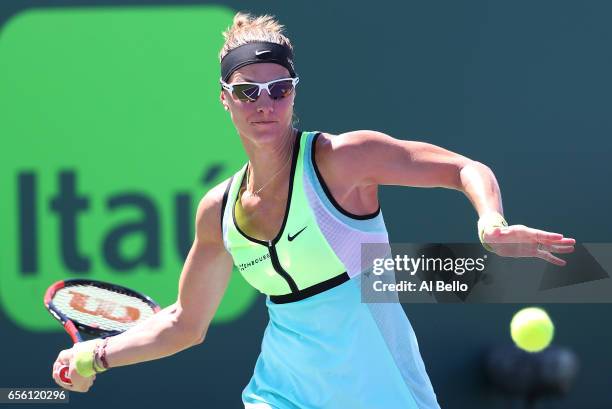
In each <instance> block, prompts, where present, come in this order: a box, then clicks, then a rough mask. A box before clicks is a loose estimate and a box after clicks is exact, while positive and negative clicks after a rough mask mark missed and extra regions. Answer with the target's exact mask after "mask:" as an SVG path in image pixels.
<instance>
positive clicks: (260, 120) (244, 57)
mask: <svg viewBox="0 0 612 409" xmlns="http://www.w3.org/2000/svg"><path fill="white" fill-rule="evenodd" d="M223 34H224V37H225V44H224V45H223V48H222V50H221V52H220V60H221V93H220V102H221V104H222V106H223V107H224V109H226V110H227V111H228V113H229V115H230V116H231V119H232V121H233V123H234V126H235V127H236V130H237V133H238V135H239V137H240V139H241V141H242V144H243V146H244V149H245V151H246V154H247V155H248V158H249V160H248V162H247V163H246V164H245V165H244V166H243V167H242V168H241V169H239V170H238V171H237V172H236V173H235V174H234V175H233V176H232V177H231V178H229V179H228V180H225V181H224V182H223V183H221V184H219V185H218V186H216V187H214V188H213V189H211V190H210V191H209V192H208V193H206V195H205V196H204V197H203V198H202V200H201V202H200V204H199V206H198V209H197V215H196V237H195V240H194V243H193V246H192V247H191V250H190V252H189V255H188V256H187V259H186V261H185V265H184V268H183V271H182V273H181V277H180V280H179V292H178V299H177V301H176V302H175V303H174V304H173V305H171V306H169V307H167V308H165V309H163V310H162V311H161V312H159V313H157V314H156V315H154V316H153V317H152V318H150V319H149V320H147V321H145V322H144V323H142V324H140V325H138V326H136V327H134V328H132V329H130V330H128V331H127V332H125V333H123V334H120V335H117V336H115V337H112V338H107V339H106V340H105V342H104V341H102V340H99V339H96V340H92V341H87V342H84V343H79V344H76V345H75V346H74V347H73V348H71V349H68V350H64V351H62V352H61V353H60V354H59V356H58V358H57V361H56V362H55V364H54V375H53V377H54V379H55V381H56V382H57V383H58V384H59V385H60V386H62V387H65V388H67V389H70V390H73V391H78V392H85V391H87V390H88V389H89V388H90V387H91V385H92V383H93V378H94V376H95V375H93V374H92V372H101V371H104V370H107V369H108V368H113V367H118V366H124V365H131V364H136V363H139V362H144V361H149V360H153V359H158V358H162V357H166V356H169V355H172V354H175V353H177V352H179V351H181V350H184V349H186V348H189V347H191V346H193V345H196V344H199V343H201V342H203V341H204V339H205V337H206V333H207V330H208V327H209V325H210V323H211V320H212V318H213V316H214V314H215V311H216V310H217V307H218V305H219V303H220V301H221V298H222V296H223V293H224V291H225V289H226V286H227V283H228V280H229V278H230V274H231V272H232V265H236V267H237V268H238V270H239V271H240V273H241V274H242V275H243V276H244V278H245V279H246V281H248V282H249V283H250V284H251V285H253V286H254V287H255V288H256V289H258V290H259V291H261V292H262V293H264V294H266V295H267V297H266V305H267V307H268V312H269V317H270V320H269V323H268V326H267V328H266V331H265V334H264V336H263V341H262V345H261V354H260V356H259V358H258V360H257V363H256V365H255V369H254V373H253V377H252V379H251V380H250V382H249V383H248V385H246V387H245V389H244V391H243V392H242V400H243V402H244V405H245V408H275V409H294V408H318V409H322V408H341V409H344V408H351V409H357V408H367V409H376V408H379V409H390V408H420V409H429V408H438V407H439V406H438V403H437V400H436V395H435V393H434V390H433V388H432V385H431V383H430V380H429V377H428V375H427V372H426V369H425V365H424V363H423V360H422V358H421V355H420V352H419V348H418V344H417V340H416V337H415V334H414V332H413V329H412V327H411V325H410V322H409V320H408V318H407V317H406V315H405V313H404V311H403V309H402V307H401V305H400V304H398V303H382V304H381V303H379V304H368V303H363V302H361V292H360V284H359V283H360V277H361V273H362V271H363V269H362V266H361V265H360V244H361V243H386V242H388V236H387V230H386V228H385V223H384V220H383V214H382V212H381V209H380V207H379V204H378V199H377V191H378V187H379V186H380V185H402V186H420V187H445V188H450V189H456V190H459V191H461V192H463V193H464V194H465V195H466V196H467V197H468V199H469V200H470V201H471V203H472V204H473V206H474V208H475V210H476V211H477V213H478V215H479V221H478V231H479V237H480V240H481V241H482V242H483V245H485V246H486V247H487V249H489V250H491V251H493V252H497V253H503V254H500V255H504V256H510V257H539V258H542V259H544V260H546V261H548V262H551V263H554V264H557V265H564V264H565V262H564V261H563V260H562V259H560V258H558V257H556V256H554V255H553V254H552V253H569V252H571V251H573V245H574V243H575V241H574V239H571V238H565V237H563V235H561V234H557V233H550V232H545V231H541V230H537V229H533V228H529V227H526V226H523V225H513V226H508V225H507V223H506V222H505V220H504V218H503V216H502V214H503V209H502V201H501V194H500V191H499V187H498V184H497V181H496V178H495V176H494V174H493V173H492V171H491V170H490V169H489V168H488V167H487V166H486V165H484V164H482V163H480V162H477V161H474V160H470V159H468V158H467V157H465V156H462V155H459V154H456V153H453V152H450V151H448V150H446V149H443V148H441V147H438V146H434V145H431V144H428V143H424V142H414V141H405V140H398V139H394V138H392V137H391V136H388V135H385V134H383V133H380V132H375V131H368V130H359V131H352V132H347V133H343V134H340V135H332V134H329V133H325V132H307V131H302V130H298V129H296V128H294V126H293V122H292V116H293V105H294V101H295V96H296V85H297V84H298V81H299V78H298V75H297V72H296V66H295V65H294V61H293V47H292V45H291V42H290V41H289V39H288V38H287V37H286V36H285V35H284V34H283V26H282V25H280V24H279V23H278V22H277V21H276V20H275V19H274V18H273V17H271V16H268V15H265V16H259V17H252V16H250V15H248V14H243V13H238V14H236V16H235V18H234V22H233V25H232V26H231V27H230V28H229V29H228V30H227V31H226V32H224V33H223ZM327 91H328V92H331V93H340V92H341V91H340V90H335V89H333V88H332V89H327ZM340 96H341V95H340V94H337V97H340ZM343 103H348V102H347V101H343ZM500 243H520V244H517V245H512V246H501V245H500ZM62 365H69V366H70V372H69V375H70V377H71V378H72V385H66V384H64V383H62V381H61V380H60V379H59V377H58V375H57V368H59V367H60V366H62ZM88 366H89V367H91V368H93V370H92V371H83V370H80V371H77V369H76V368H77V367H78V368H86V367H88ZM82 375H87V376H82Z"/></svg>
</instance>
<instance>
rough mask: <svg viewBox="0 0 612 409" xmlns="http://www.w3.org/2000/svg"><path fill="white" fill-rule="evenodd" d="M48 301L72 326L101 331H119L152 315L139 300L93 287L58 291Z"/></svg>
mask: <svg viewBox="0 0 612 409" xmlns="http://www.w3.org/2000/svg"><path fill="white" fill-rule="evenodd" d="M52 302H53V305H54V306H55V307H56V308H57V309H58V310H59V311H60V312H61V313H62V314H64V315H65V316H66V317H68V318H69V319H70V320H72V321H74V322H75V323H78V324H83V325H87V326H89V327H93V328H99V329H101V330H104V331H121V332H123V331H126V330H128V329H130V328H131V327H133V326H134V325H136V324H138V323H139V322H142V321H145V320H147V319H148V318H149V317H151V316H152V315H153V314H155V311H154V310H153V308H152V307H151V306H150V305H149V304H147V303H146V302H144V301H143V300H141V299H140V298H137V297H135V296H133V295H129V294H125V293H123V292H118V291H113V290H110V289H106V288H99V287H95V286H93V285H73V286H68V287H64V288H61V289H59V290H58V291H57V292H56V293H55V295H54V296H53V298H52Z"/></svg>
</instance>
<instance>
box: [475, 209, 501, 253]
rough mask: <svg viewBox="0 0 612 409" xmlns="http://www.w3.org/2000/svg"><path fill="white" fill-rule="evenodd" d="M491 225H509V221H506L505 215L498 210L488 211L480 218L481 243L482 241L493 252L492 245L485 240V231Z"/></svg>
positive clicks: (479, 233) (479, 236)
mask: <svg viewBox="0 0 612 409" xmlns="http://www.w3.org/2000/svg"><path fill="white" fill-rule="evenodd" d="M489 227H508V222H506V219H504V216H502V215H501V214H499V213H498V212H489V213H486V214H484V215H483V216H482V217H481V218H480V219H478V238H479V239H480V243H482V247H484V248H485V249H487V250H488V251H490V252H493V249H492V248H491V246H489V245H488V244H487V243H485V241H484V231H485V229H488V228H489Z"/></svg>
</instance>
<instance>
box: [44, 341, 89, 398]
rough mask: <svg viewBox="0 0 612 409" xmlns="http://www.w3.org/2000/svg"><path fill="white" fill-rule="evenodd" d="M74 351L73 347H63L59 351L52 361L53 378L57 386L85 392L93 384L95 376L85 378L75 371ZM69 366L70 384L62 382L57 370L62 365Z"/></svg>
mask: <svg viewBox="0 0 612 409" xmlns="http://www.w3.org/2000/svg"><path fill="white" fill-rule="evenodd" d="M74 358H75V351H74V348H70V349H65V350H63V351H62V352H60V353H59V355H58V356H57V359H56V360H55V362H54V363H53V375H52V376H53V380H54V381H55V383H57V384H58V385H59V386H61V387H62V388H64V389H67V390H69V391H72V392H87V391H88V390H89V388H91V385H93V383H94V380H95V379H96V376H95V375H94V376H91V377H89V378H85V377H83V376H81V375H79V373H78V372H77V371H76V367H75V359H74ZM65 365H67V366H68V367H69V370H68V376H69V377H70V380H71V381H72V385H70V384H67V383H65V382H63V381H62V380H61V379H60V377H59V370H60V368H61V367H62V366H65Z"/></svg>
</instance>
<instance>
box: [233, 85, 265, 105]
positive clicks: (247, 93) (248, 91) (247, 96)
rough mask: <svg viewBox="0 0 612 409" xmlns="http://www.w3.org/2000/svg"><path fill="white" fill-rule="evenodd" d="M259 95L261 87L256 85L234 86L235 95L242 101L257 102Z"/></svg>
mask: <svg viewBox="0 0 612 409" xmlns="http://www.w3.org/2000/svg"><path fill="white" fill-rule="evenodd" d="M258 93H259V87H258V86H257V85H254V84H239V85H234V95H235V96H236V98H238V99H239V100H241V101H255V100H256V99H257V97H258V96H259V95H258Z"/></svg>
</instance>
